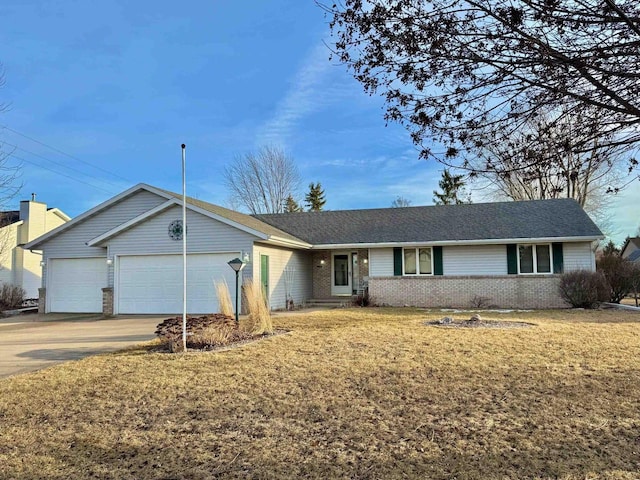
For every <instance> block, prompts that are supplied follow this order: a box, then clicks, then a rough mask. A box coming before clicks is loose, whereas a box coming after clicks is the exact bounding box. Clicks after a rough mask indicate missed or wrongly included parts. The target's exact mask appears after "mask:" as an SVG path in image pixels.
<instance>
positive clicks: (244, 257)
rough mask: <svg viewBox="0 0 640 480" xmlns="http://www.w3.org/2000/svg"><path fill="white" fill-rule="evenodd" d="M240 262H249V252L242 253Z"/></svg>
mask: <svg viewBox="0 0 640 480" xmlns="http://www.w3.org/2000/svg"><path fill="white" fill-rule="evenodd" d="M242 261H243V262H244V263H249V262H250V261H251V257H250V256H249V252H242Z"/></svg>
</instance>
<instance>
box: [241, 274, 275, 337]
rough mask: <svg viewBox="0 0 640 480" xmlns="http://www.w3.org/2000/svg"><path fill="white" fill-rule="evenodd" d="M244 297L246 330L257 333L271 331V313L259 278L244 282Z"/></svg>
mask: <svg viewBox="0 0 640 480" xmlns="http://www.w3.org/2000/svg"><path fill="white" fill-rule="evenodd" d="M244 298H245V301H246V302H247V305H246V307H247V310H248V311H249V324H248V331H250V332H252V333H254V334H258V335H261V334H264V333H271V332H273V323H272V322H271V313H270V312H269V307H268V306H267V302H266V300H265V298H264V294H263V292H262V284H261V283H260V281H259V280H256V279H254V280H252V281H250V282H246V283H245V284H244Z"/></svg>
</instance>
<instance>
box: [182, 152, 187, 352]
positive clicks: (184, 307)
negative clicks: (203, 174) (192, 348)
mask: <svg viewBox="0 0 640 480" xmlns="http://www.w3.org/2000/svg"><path fill="white" fill-rule="evenodd" d="M186 149H187V146H186V145H185V144H184V143H183V144H182V351H183V352H186V351H187V193H186V192H187V180H186V178H187V173H186V170H187V164H186V158H185V151H186Z"/></svg>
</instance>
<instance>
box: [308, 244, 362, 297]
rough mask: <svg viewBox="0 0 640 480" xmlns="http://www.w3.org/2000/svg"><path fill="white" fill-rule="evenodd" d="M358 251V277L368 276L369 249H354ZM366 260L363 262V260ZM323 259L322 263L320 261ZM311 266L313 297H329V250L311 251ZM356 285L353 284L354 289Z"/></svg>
mask: <svg viewBox="0 0 640 480" xmlns="http://www.w3.org/2000/svg"><path fill="white" fill-rule="evenodd" d="M350 251H351V252H358V262H359V263H358V265H359V267H360V268H359V272H360V274H359V279H358V282H360V281H362V278H363V277H368V276H369V250H368V249H366V248H365V249H356V250H350ZM365 259H366V260H367V262H366V263H365V262H364V260H365ZM322 260H324V265H323V264H322V263H321V261H322ZM311 268H312V270H313V298H318V299H320V298H331V250H318V251H315V252H313V256H312V264H311ZM357 287H358V285H354V289H356V288H357Z"/></svg>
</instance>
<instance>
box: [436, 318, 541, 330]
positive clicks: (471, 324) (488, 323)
mask: <svg viewBox="0 0 640 480" xmlns="http://www.w3.org/2000/svg"><path fill="white" fill-rule="evenodd" d="M424 325H427V326H429V327H442V328H529V327H535V326H536V324H535V323H527V322H503V321H499V320H480V321H470V320H452V321H451V322H449V323H445V322H443V321H442V320H427V321H426V322H424Z"/></svg>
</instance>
